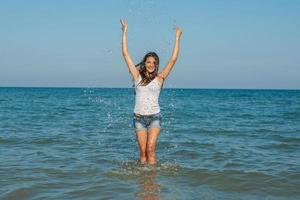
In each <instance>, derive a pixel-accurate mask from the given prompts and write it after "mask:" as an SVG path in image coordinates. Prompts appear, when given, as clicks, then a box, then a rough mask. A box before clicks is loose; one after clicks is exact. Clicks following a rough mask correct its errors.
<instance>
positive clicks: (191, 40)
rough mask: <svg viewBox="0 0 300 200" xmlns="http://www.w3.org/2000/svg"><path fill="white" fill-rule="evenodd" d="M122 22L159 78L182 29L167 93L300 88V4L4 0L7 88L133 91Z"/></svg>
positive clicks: (3, 79)
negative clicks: (152, 59) (154, 59)
mask: <svg viewBox="0 0 300 200" xmlns="http://www.w3.org/2000/svg"><path fill="white" fill-rule="evenodd" d="M121 17H125V18H126V19H127V21H128V24H129V28H128V47H129V52H130V54H131V56H132V58H133V60H134V62H135V63H137V62H139V61H140V60H141V59H142V57H143V56H144V54H145V53H146V52H148V51H155V52H157V53H158V54H159V56H160V60H161V65H160V68H161V69H162V68H163V67H164V65H165V64H166V63H167V61H168V59H169V57H170V56H171V53H172V48H173V42H174V36H175V30H174V26H176V25H178V26H181V27H182V29H183V35H182V40H181V51H180V55H179V59H178V62H177V63H176V65H175V66H174V69H173V71H172V72H171V74H170V76H169V77H168V78H167V80H166V83H165V87H176V88H245V89H248V88H253V89H256V88H257V89H266V88H270V89H300V75H299V74H300V56H299V52H300V37H299V35H300V1H296V0H294V1H293V0H288V1H284V0H281V1H279V0H272V1H271V0H268V1H267V0H253V1H242V0H240V1H237V0H234V1H233V0H232V1H230V0H228V1H225V0H224V1H221V0H216V1H192V0H189V1H179V0H177V1H176V0H174V1H171V0H166V1H159V0H145V1H142V0H123V1H122V0H112V1H108V0H107V1H92V0H89V1H83V0H81V1H78V0H77V1H76V0H60V1H58V0H51V1H50V0H48V1H38V0H27V1H21V0H19V1H17V0H13V1H8V0H7V1H3V0H0V24H1V29H0V86H23V87H26V86H37V87H40V86H41V87H43V86H45V87H51V86H53V87H131V78H130V75H129V73H128V70H127V67H126V65H125V62H124V60H123V58H122V55H121V27H120V22H119V19H120V18H121Z"/></svg>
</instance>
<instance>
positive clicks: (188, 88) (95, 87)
mask: <svg viewBox="0 0 300 200" xmlns="http://www.w3.org/2000/svg"><path fill="white" fill-rule="evenodd" d="M0 88H49V89H50V88H57V89H68V88H69V89H83V88H94V89H132V88H133V87H106V86H102V87H98V86H0ZM163 89H182V90H300V88H204V87H203V88H200V87H197V88H196V87H165V88H163Z"/></svg>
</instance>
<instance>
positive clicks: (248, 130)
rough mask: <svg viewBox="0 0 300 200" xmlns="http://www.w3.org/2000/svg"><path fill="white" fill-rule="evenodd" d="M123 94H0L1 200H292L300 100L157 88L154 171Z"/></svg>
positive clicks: (128, 93) (129, 99)
mask: <svg viewBox="0 0 300 200" xmlns="http://www.w3.org/2000/svg"><path fill="white" fill-rule="evenodd" d="M133 103H134V96H133V90H132V89H108V88H107V89H92V88H0V177H1V179H0V199H280V200H281V199H299V198H300V192H299V189H300V159H299V158H300V91H299V90H298V91H292V90H196V89H194V90H189V89H164V90H163V91H162V93H161V99H160V105H161V113H162V116H163V126H162V130H161V134H160V137H159V141H158V145H157V157H158V165H157V166H156V167H153V166H141V165H139V164H138V162H137V159H138V148H137V145H136V141H135V135H134V132H133V126H132V111H133Z"/></svg>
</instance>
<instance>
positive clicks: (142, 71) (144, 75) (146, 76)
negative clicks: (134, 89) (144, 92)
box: [135, 52, 159, 86]
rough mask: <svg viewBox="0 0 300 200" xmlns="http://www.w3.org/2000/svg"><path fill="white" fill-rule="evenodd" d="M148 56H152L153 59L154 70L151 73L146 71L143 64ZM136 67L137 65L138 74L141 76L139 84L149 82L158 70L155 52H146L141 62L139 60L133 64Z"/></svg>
mask: <svg viewBox="0 0 300 200" xmlns="http://www.w3.org/2000/svg"><path fill="white" fill-rule="evenodd" d="M148 57H153V58H154V59H155V70H154V71H153V72H152V73H149V74H148V73H147V69H146V66H145V62H146V60H147V58H148ZM135 66H136V67H139V72H140V75H141V77H142V80H141V82H140V83H139V85H143V86H145V85H148V83H150V82H151V81H152V80H153V79H155V77H156V76H157V74H158V70H159V57H158V55H157V54H156V53H155V52H148V53H147V54H146V55H145V56H144V58H143V60H142V62H140V63H139V64H137V65H135Z"/></svg>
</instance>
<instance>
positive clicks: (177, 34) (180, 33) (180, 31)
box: [176, 26, 182, 39]
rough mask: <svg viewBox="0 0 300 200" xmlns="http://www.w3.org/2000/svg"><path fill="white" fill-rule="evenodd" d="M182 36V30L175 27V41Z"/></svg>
mask: <svg viewBox="0 0 300 200" xmlns="http://www.w3.org/2000/svg"><path fill="white" fill-rule="evenodd" d="M181 35H182V29H181V28H180V27H178V26H177V27H176V39H180V37H181Z"/></svg>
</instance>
